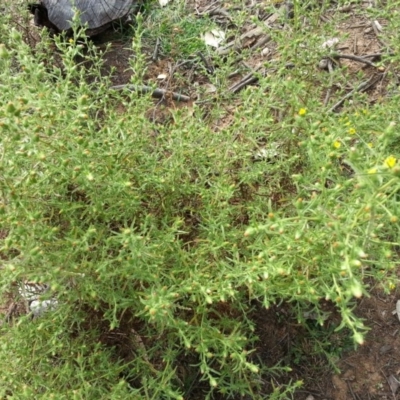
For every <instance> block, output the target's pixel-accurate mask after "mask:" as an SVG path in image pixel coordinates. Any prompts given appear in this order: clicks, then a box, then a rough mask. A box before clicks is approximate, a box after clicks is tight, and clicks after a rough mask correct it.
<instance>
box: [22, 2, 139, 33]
mask: <svg viewBox="0 0 400 400" xmlns="http://www.w3.org/2000/svg"><path fill="white" fill-rule="evenodd" d="M134 3H136V1H134V0H41V1H40V3H38V4H31V5H30V6H29V9H30V11H31V12H32V14H34V15H35V23H36V24H37V25H42V26H47V27H50V28H52V29H55V30H58V31H59V32H61V31H66V30H69V29H70V28H71V21H72V19H73V17H74V8H76V9H77V10H79V11H80V20H81V24H82V25H85V24H87V26H88V32H87V33H88V34H89V36H90V34H97V33H100V32H101V31H102V30H104V29H105V28H107V27H108V26H109V24H110V22H112V21H115V20H118V19H121V18H123V17H125V16H126V15H127V14H128V13H129V11H130V10H131V8H132V5H133V4H134Z"/></svg>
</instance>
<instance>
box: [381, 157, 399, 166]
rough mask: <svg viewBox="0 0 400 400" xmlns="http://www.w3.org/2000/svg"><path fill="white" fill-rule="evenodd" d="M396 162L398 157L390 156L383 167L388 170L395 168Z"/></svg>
mask: <svg viewBox="0 0 400 400" xmlns="http://www.w3.org/2000/svg"><path fill="white" fill-rule="evenodd" d="M396 162H397V160H396V157H393V156H389V157H388V158H386V160H385V161H384V163H383V165H384V166H385V167H387V168H393V167H394V166H395V165H396Z"/></svg>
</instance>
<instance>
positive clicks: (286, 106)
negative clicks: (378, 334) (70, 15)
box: [0, 21, 399, 400]
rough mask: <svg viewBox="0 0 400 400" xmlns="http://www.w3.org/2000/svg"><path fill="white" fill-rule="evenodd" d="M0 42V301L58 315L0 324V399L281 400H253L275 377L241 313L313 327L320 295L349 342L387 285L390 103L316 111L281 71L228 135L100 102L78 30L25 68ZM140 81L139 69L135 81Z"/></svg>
mask: <svg viewBox="0 0 400 400" xmlns="http://www.w3.org/2000/svg"><path fill="white" fill-rule="evenodd" d="M141 23H142V22H141V21H139V27H138V30H137V33H136V36H135V37H134V38H133V43H132V45H133V46H134V48H135V49H136V50H137V51H139V50H140V49H141V38H142V26H141ZM0 29H1V35H0V37H1V41H2V44H1V45H0V85H1V88H2V90H1V94H0V130H1V144H0V145H1V147H0V148H1V153H2V157H1V159H0V169H1V180H0V190H1V207H0V212H1V217H0V218H1V219H0V221H1V229H2V232H3V234H2V236H4V239H2V241H1V247H0V248H1V254H2V259H3V263H2V270H1V281H0V282H1V287H2V292H3V293H7V292H10V291H11V292H12V291H13V288H14V286H15V283H16V282H20V281H21V280H23V279H28V280H30V281H37V282H46V283H48V284H49V285H50V291H49V292H48V293H46V294H45V295H44V298H46V297H52V296H54V297H56V298H57V300H58V302H59V306H58V308H57V309H56V310H52V311H49V312H47V313H45V314H43V315H42V316H41V317H40V318H37V319H32V318H31V317H30V316H21V317H20V318H18V319H17V320H15V321H14V322H13V323H12V324H3V325H2V326H1V328H0V329H1V335H2V336H1V345H0V370H1V373H0V393H1V395H2V396H8V397H10V398H12V397H14V398H21V399H24V398H26V399H28V398H29V399H31V398H35V399H36V398H37V399H41V398H43V399H44V398H46V399H48V398H56V399H63V398H65V399H71V398H72V399H75V398H76V399H92V398H93V399H94V398H96V399H98V398H102V399H127V398H132V399H183V398H196V396H197V397H198V398H205V399H209V398H213V397H214V396H215V397H217V396H221V397H222V398H233V397H234V396H237V395H243V396H246V395H247V396H248V397H249V398H252V399H261V398H265V396H267V395H268V396H269V398H271V399H277V400H278V399H285V398H288V397H289V396H290V395H291V393H292V392H293V391H294V390H295V389H296V387H298V386H299V385H300V383H293V384H292V385H289V386H288V387H286V388H276V390H275V392H274V393H272V394H266V393H263V390H262V387H263V380H264V379H268V377H269V375H270V374H271V373H279V372H281V373H282V372H285V371H287V370H288V368H289V367H288V366H284V365H276V366H275V367H272V368H266V367H265V366H264V365H263V364H262V362H259V363H256V362H255V361H254V360H255V358H253V357H252V355H253V354H252V353H254V348H255V347H256V345H257V337H255V335H254V331H255V328H256V327H255V322H254V321H253V320H252V318H251V316H252V314H251V311H252V307H253V306H254V304H263V305H264V306H265V307H269V306H270V305H272V304H276V303H282V302H286V303H287V304H288V305H289V306H290V307H291V309H292V310H293V314H294V315H295V317H296V318H297V319H298V320H299V321H300V322H304V320H305V318H306V317H305V315H306V314H305V312H306V311H307V312H314V313H315V314H316V315H317V316H318V318H319V321H318V322H320V324H323V323H324V320H325V318H326V315H325V314H324V313H323V312H322V310H321V306H320V304H321V300H323V299H326V300H328V301H330V302H332V304H334V305H335V306H336V307H337V309H338V310H339V311H340V313H341V316H342V324H341V325H340V326H338V327H337V329H340V328H342V327H346V328H348V329H349V330H350V331H352V332H353V338H354V340H355V342H357V343H362V340H363V336H362V335H363V332H364V330H365V327H364V325H363V323H362V321H360V320H359V319H358V318H357V317H356V316H355V315H354V313H353V308H354V304H355V299H357V298H359V297H361V296H363V295H367V294H368V286H367V284H366V282H368V279H367V278H370V277H371V278H374V279H377V280H378V281H380V282H382V283H383V284H384V286H385V288H386V289H387V290H390V289H391V288H393V287H394V285H395V283H396V280H395V279H396V277H395V265H396V262H397V259H396V253H395V246H397V244H398V229H399V228H398V224H397V223H396V222H397V218H398V215H397V213H398V205H397V203H398V194H397V193H398V191H399V178H398V177H399V168H398V166H397V157H396V154H397V152H398V148H397V147H396V146H397V145H396V142H397V140H396V139H397V131H396V123H398V116H397V114H396V107H397V106H396V103H397V99H396V98H393V99H391V100H388V103H387V104H385V106H383V105H379V104H378V105H376V106H374V107H371V108H365V109H364V110H362V109H361V107H359V108H357V109H354V110H350V111H349V112H348V113H342V114H341V115H333V114H329V113H323V112H321V110H320V109H318V107H319V106H318V102H317V101H316V100H313V99H315V98H316V97H315V96H316V95H319V93H318V92H313V91H312V90H314V89H313V88H312V87H311V85H308V84H307V83H305V82H304V75H302V74H301V73H298V72H297V70H296V69H295V70H293V71H292V72H288V71H287V70H285V69H284V68H282V69H279V68H277V71H276V74H275V76H274V78H273V79H272V78H271V77H269V76H267V77H266V78H262V79H260V87H261V90H250V89H248V90H245V91H243V92H242V93H241V94H240V95H238V98H239V96H241V100H242V108H241V109H240V110H238V112H237V113H235V115H234V116H233V120H232V123H231V125H230V126H228V127H227V128H226V129H221V130H220V131H218V132H214V131H213V130H212V129H211V127H210V126H209V125H208V124H206V123H204V119H203V110H202V109H201V107H200V106H194V107H193V113H187V112H186V111H185V109H181V110H176V111H174V112H173V124H172V123H171V124H166V125H164V126H159V125H158V126H155V125H154V124H153V123H152V122H151V121H149V120H148V119H147V118H146V117H145V114H146V111H147V110H148V108H149V107H150V106H151V105H152V101H151V99H150V98H148V97H146V96H139V95H138V94H136V93H125V94H124V95H123V96H121V97H120V96H119V95H118V94H116V93H114V92H112V91H110V90H109V89H108V87H109V85H110V84H109V80H108V78H107V77H102V76H101V75H100V66H101V57H100V55H99V54H98V53H97V52H96V49H95V48H93V46H92V45H91V44H90V43H89V42H88V41H86V42H85V46H86V47H87V49H86V50H85V48H84V46H83V45H82V44H80V42H79V41H78V37H81V38H82V37H83V35H82V32H81V31H79V30H76V31H75V35H74V37H73V38H72V39H71V40H66V39H65V38H62V37H61V38H60V37H59V38H55V42H54V43H55V46H56V48H57V52H56V53H55V54H53V52H52V51H50V50H49V51H48V52H47V53H46V52H44V53H40V52H37V53H36V54H35V55H33V53H32V49H31V48H30V47H29V46H27V45H26V44H25V43H24V41H23V39H22V36H21V34H20V33H19V32H18V31H17V30H15V29H8V28H6V25H4V24H3V25H1V27H0ZM81 40H82V39H81ZM83 40H84V39H83ZM53 57H54V58H53ZM78 58H81V59H84V60H86V61H91V65H92V66H91V67H90V68H83V66H82V65H80V64H79V63H78V62H77V59H78ZM57 65H58V67H57ZM282 65H283V64H282ZM145 67H146V65H145V59H144V57H142V56H141V55H140V54H138V55H137V57H136V58H135V59H134V61H133V62H132V68H133V70H134V71H135V72H136V76H135V77H134V78H133V80H134V81H135V83H140V78H141V73H142V71H143V70H144V68H145ZM297 74H298V75H297ZM265 88H268V90H269V96H266V95H265V92H264V89H265ZM313 96H314V97H313ZM318 98H319V97H318ZM304 99H308V100H307V101H306V100H304ZM356 100H357V99H356ZM361 101H362V99H361V100H360V102H361ZM120 103H122V104H123V106H124V112H123V113H121V111H119V108H118V107H117V105H118V104H120ZM355 104H357V102H356V101H355ZM276 110H281V111H282V115H284V118H283V120H282V121H280V122H279V123H276V122H275V121H276V119H275V114H274V113H275V111H276ZM388 121H389V122H388ZM390 121H392V122H390ZM266 140H267V143H269V144H271V143H275V145H276V146H275V147H274V146H271V147H272V148H273V149H275V150H274V152H273V153H269V154H270V156H268V157H264V158H262V157H261V159H260V158H257V157H255V156H254V155H255V153H256V152H257V147H258V146H259V143H260V141H261V142H265V141H266ZM14 292H15V290H14Z"/></svg>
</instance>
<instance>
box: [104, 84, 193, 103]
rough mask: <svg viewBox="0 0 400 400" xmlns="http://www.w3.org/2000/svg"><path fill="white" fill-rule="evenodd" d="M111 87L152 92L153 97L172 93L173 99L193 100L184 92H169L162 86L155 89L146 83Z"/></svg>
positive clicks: (112, 88) (157, 97) (113, 88)
mask: <svg viewBox="0 0 400 400" xmlns="http://www.w3.org/2000/svg"><path fill="white" fill-rule="evenodd" d="M110 89H111V90H118V91H120V90H125V89H126V90H129V91H131V92H139V93H151V95H152V97H155V98H156V99H162V98H164V97H165V96H166V95H168V94H170V95H171V96H172V100H176V101H184V102H188V101H190V100H191V99H190V97H189V96H185V95H184V94H179V93H175V92H169V91H168V90H164V89H160V88H156V89H153V88H152V87H151V86H146V85H115V86H111V87H110Z"/></svg>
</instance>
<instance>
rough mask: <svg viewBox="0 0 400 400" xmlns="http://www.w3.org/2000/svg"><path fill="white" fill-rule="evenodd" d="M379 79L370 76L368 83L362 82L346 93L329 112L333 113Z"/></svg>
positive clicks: (379, 77)
mask: <svg viewBox="0 0 400 400" xmlns="http://www.w3.org/2000/svg"><path fill="white" fill-rule="evenodd" d="M380 79H381V75H379V76H378V77H376V76H372V77H371V79H369V80H368V81H365V82H362V83H361V84H360V85H359V86H358V87H356V88H354V89H353V90H352V91H351V92H349V93H347V94H346V95H345V96H344V97H343V98H342V99H340V100H339V101H338V102H337V103H336V104H335V105H333V106H332V107H331V108H330V109H329V111H331V112H334V111H335V110H336V109H337V108H338V107H340V106H341V105H342V104H343V103H344V102H345V101H346V100H347V99H349V98H350V97H352V96H353V95H354V94H355V93H357V92H360V93H362V92H365V91H366V90H368V89H369V88H370V87H372V86H374V85H375V83H376V82H378V81H379V80H380Z"/></svg>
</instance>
